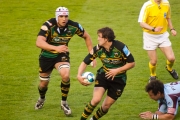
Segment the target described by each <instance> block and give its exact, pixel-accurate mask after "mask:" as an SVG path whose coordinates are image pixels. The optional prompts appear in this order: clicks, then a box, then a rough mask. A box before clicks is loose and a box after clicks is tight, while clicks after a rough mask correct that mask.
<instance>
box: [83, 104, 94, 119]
mask: <svg viewBox="0 0 180 120" xmlns="http://www.w3.org/2000/svg"><path fill="white" fill-rule="evenodd" d="M95 107H96V106H93V105H91V102H89V103H88V104H87V105H86V107H85V108H84V112H83V113H82V115H81V119H80V120H86V119H87V118H88V116H89V115H90V114H91V113H92V112H93V110H94V108H95Z"/></svg>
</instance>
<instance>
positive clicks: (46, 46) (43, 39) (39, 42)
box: [36, 36, 68, 53]
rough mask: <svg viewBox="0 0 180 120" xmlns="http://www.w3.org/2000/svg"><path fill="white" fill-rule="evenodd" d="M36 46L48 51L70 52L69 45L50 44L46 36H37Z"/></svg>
mask: <svg viewBox="0 0 180 120" xmlns="http://www.w3.org/2000/svg"><path fill="white" fill-rule="evenodd" d="M36 46H37V47H39V48H41V49H44V50H47V51H56V52H58V53H65V52H68V47H67V46H66V45H60V46H54V45H50V44H48V43H47V42H46V37H44V36H38V37H37V40H36Z"/></svg>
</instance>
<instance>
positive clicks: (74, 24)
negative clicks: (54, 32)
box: [67, 20, 79, 27]
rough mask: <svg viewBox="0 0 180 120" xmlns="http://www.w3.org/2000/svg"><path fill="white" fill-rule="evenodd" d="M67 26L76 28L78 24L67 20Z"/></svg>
mask: <svg viewBox="0 0 180 120" xmlns="http://www.w3.org/2000/svg"><path fill="white" fill-rule="evenodd" d="M67 24H68V25H71V26H76V27H78V24H79V23H78V22H76V21H73V20H68V23H67Z"/></svg>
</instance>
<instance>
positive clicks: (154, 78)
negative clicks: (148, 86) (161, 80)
mask: <svg viewBox="0 0 180 120" xmlns="http://www.w3.org/2000/svg"><path fill="white" fill-rule="evenodd" d="M152 80H157V77H156V76H150V77H149V82H151V81H152Z"/></svg>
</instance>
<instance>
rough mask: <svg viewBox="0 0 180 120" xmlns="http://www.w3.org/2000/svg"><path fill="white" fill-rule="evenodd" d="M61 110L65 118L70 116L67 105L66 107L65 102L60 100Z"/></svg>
mask: <svg viewBox="0 0 180 120" xmlns="http://www.w3.org/2000/svg"><path fill="white" fill-rule="evenodd" d="M61 109H62V110H63V111H64V114H65V115H66V116H69V115H71V109H70V108H69V105H68V103H67V101H62V100H61Z"/></svg>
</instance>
